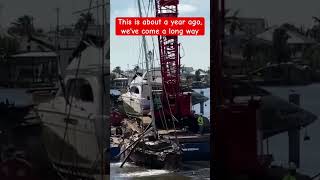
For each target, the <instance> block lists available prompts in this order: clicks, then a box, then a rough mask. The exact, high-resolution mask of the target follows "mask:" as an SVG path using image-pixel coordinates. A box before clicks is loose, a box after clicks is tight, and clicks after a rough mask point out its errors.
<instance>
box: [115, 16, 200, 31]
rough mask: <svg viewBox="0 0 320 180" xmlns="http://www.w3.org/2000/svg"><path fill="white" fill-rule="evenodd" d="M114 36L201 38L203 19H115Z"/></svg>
mask: <svg viewBox="0 0 320 180" xmlns="http://www.w3.org/2000/svg"><path fill="white" fill-rule="evenodd" d="M115 29H116V35H119V36H142V35H145V36H203V35H204V34H205V19H204V18H203V17H179V18H164V17H163V18H156V17H149V18H136V17H117V18H116V28H115Z"/></svg>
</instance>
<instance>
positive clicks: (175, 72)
mask: <svg viewBox="0 0 320 180" xmlns="http://www.w3.org/2000/svg"><path fill="white" fill-rule="evenodd" d="M178 4H179V0H155V6H156V7H155V8H156V17H159V18H174V17H178ZM158 43H159V54H160V66H161V75H162V90H163V93H162V95H163V96H162V101H163V102H165V103H164V105H169V106H167V107H166V106H165V111H166V112H167V113H171V114H172V115H174V116H175V117H176V118H180V117H186V116H189V115H190V114H191V96H190V95H189V94H183V92H182V91H181V88H180V59H181V57H180V44H179V42H178V36H158Z"/></svg>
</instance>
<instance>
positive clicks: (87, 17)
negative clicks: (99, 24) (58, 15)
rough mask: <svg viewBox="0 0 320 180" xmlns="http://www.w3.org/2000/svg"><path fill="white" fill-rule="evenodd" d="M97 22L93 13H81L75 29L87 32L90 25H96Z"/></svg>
mask: <svg viewBox="0 0 320 180" xmlns="http://www.w3.org/2000/svg"><path fill="white" fill-rule="evenodd" d="M94 22H95V20H94V18H93V15H92V13H81V14H80V17H79V19H78V21H77V23H76V24H75V29H76V30H80V31H85V30H86V29H87V27H88V25H89V24H94Z"/></svg>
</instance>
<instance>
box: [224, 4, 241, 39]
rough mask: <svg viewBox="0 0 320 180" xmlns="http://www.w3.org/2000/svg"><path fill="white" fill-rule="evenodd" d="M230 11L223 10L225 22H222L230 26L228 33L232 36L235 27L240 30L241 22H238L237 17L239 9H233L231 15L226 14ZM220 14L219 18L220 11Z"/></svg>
mask: <svg viewBox="0 0 320 180" xmlns="http://www.w3.org/2000/svg"><path fill="white" fill-rule="evenodd" d="M230 12H231V10H230V9H226V10H225V17H224V21H225V22H224V23H225V25H227V26H230V27H229V33H230V35H232V36H233V35H234V34H235V32H236V30H237V29H238V30H242V27H241V23H240V21H239V17H238V14H239V12H240V10H236V11H234V12H233V14H232V15H231V16H229V15H228V14H229V13H230ZM220 16H221V18H222V17H223V15H222V13H221V12H220Z"/></svg>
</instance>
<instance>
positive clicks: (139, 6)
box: [138, 0, 157, 136]
mask: <svg viewBox="0 0 320 180" xmlns="http://www.w3.org/2000/svg"><path fill="white" fill-rule="evenodd" d="M138 8H139V15H140V17H142V12H141V3H140V0H138ZM142 44H143V50H144V53H145V54H144V57H145V61H146V71H147V74H146V75H147V81H148V87H149V92H150V108H151V116H152V126H153V128H154V133H155V134H154V135H155V136H157V131H156V130H157V128H156V122H155V116H154V107H153V94H152V85H151V72H149V59H148V57H149V56H148V51H147V42H146V37H145V36H142Z"/></svg>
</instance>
